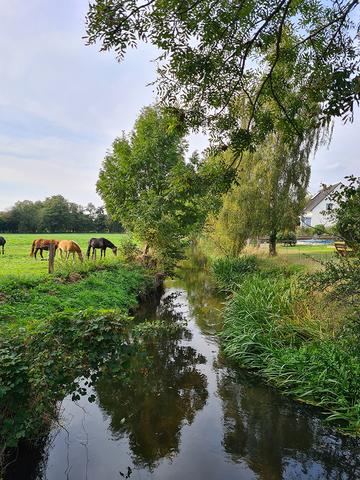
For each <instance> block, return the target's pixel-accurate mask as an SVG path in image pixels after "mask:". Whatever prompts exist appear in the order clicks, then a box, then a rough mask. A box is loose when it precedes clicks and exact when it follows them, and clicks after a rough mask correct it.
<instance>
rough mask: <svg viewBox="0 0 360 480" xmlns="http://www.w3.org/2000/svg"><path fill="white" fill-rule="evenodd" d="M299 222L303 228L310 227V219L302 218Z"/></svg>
mask: <svg viewBox="0 0 360 480" xmlns="http://www.w3.org/2000/svg"><path fill="white" fill-rule="evenodd" d="M301 220H302V225H303V226H304V227H311V217H302V219H301Z"/></svg>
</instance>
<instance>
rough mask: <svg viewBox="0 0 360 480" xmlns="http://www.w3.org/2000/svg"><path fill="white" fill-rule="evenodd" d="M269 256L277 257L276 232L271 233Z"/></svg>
mask: <svg viewBox="0 0 360 480" xmlns="http://www.w3.org/2000/svg"><path fill="white" fill-rule="evenodd" d="M269 255H271V256H274V255H276V232H273V233H270V238H269Z"/></svg>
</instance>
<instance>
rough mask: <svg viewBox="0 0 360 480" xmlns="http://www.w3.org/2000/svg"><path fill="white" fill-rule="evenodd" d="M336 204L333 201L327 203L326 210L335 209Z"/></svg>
mask: <svg viewBox="0 0 360 480" xmlns="http://www.w3.org/2000/svg"><path fill="white" fill-rule="evenodd" d="M333 208H334V204H333V203H327V204H326V211H327V212H329V211H330V210H333Z"/></svg>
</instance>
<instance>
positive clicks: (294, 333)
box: [222, 275, 313, 368]
mask: <svg viewBox="0 0 360 480" xmlns="http://www.w3.org/2000/svg"><path fill="white" fill-rule="evenodd" d="M223 316H224V318H225V323H224V327H223V331H222V338H223V340H224V342H225V344H224V351H225V353H226V354H227V355H228V356H230V357H232V358H234V359H236V360H237V361H239V362H240V363H241V364H246V365H247V366H248V367H252V368H261V367H262V365H263V362H264V358H263V357H267V356H268V355H270V354H271V353H272V352H273V351H276V350H278V349H280V348H283V347H284V346H285V345H290V346H293V345H299V343H300V342H301V341H302V340H304V339H307V338H309V337H312V336H313V333H312V332H311V331H310V329H308V328H306V327H305V326H304V325H302V324H300V323H299V322H298V321H297V311H296V305H295V301H294V292H293V289H292V288H291V281H290V280H281V281H279V280H278V279H277V278H261V277H260V276H259V275H255V276H251V277H248V278H246V279H245V280H244V282H243V283H242V284H241V285H238V287H237V289H236V291H234V292H233V296H232V297H231V298H230V299H229V300H228V301H227V302H226V307H225V310H224V312H223Z"/></svg>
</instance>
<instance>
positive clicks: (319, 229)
mask: <svg viewBox="0 0 360 480" xmlns="http://www.w3.org/2000/svg"><path fill="white" fill-rule="evenodd" d="M313 233H314V234H316V235H323V234H324V233H326V228H325V225H321V224H319V225H315V227H314V229H313Z"/></svg>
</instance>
